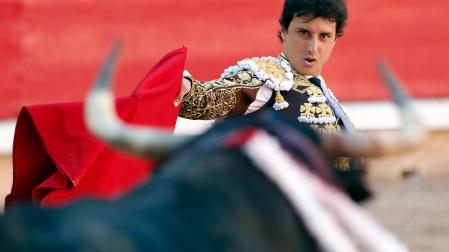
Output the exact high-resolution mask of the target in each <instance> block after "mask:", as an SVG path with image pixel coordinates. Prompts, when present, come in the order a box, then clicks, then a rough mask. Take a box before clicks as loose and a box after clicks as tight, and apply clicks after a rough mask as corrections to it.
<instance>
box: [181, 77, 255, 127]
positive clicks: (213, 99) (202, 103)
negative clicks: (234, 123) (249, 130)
mask: <svg viewBox="0 0 449 252" xmlns="http://www.w3.org/2000/svg"><path fill="white" fill-rule="evenodd" d="M261 85H263V83H262V82H261V81H260V80H258V79H257V78H256V77H255V76H253V75H252V74H251V73H249V72H248V71H240V72H238V73H236V74H235V75H233V76H230V77H228V78H225V79H222V80H213V81H208V82H201V81H197V80H193V83H192V89H191V90H190V92H189V93H188V94H187V95H186V96H185V97H184V100H183V101H182V107H181V109H180V112H179V116H181V117H184V118H187V119H194V120H210V119H223V118H225V117H226V116H227V115H228V114H229V113H230V112H231V111H232V109H233V108H234V107H235V106H236V104H237V94H238V93H239V92H240V90H241V89H242V88H259V87H260V86H261Z"/></svg>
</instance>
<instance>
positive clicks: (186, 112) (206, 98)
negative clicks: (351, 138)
mask: <svg viewBox="0 0 449 252" xmlns="http://www.w3.org/2000/svg"><path fill="white" fill-rule="evenodd" d="M246 61H251V62H254V64H255V65H256V66H257V69H258V70H263V71H264V72H265V73H267V74H268V75H271V76H272V77H274V78H275V79H277V80H279V81H280V82H282V81H285V80H286V79H287V77H286V76H287V73H286V72H287V71H286V70H285V68H283V67H282V66H281V63H282V62H285V63H287V64H288V61H286V60H285V59H284V58H282V57H279V58H278V59H277V60H276V61H275V60H270V59H267V58H265V57H264V58H250V59H246ZM234 68H236V70H234V71H231V72H232V73H231V74H227V75H225V76H222V78H220V79H217V80H212V81H206V82H202V81H198V80H195V79H193V80H192V89H191V90H190V92H189V93H188V94H187V95H186V96H185V97H184V99H183V102H182V107H181V110H180V116H181V117H184V118H187V119H200V120H209V119H224V118H227V117H229V116H234V115H243V114H244V113H245V112H246V111H247V109H248V107H249V106H250V104H251V103H252V102H253V101H255V100H256V96H257V93H258V91H259V90H260V89H261V88H263V86H264V85H266V84H265V82H264V81H262V80H261V78H260V76H258V74H257V71H255V70H254V69H245V68H238V66H235V67H234ZM291 73H292V74H293V85H292V88H291V89H290V91H288V92H287V91H285V92H283V94H284V96H286V97H287V98H286V100H287V102H289V103H290V104H292V105H294V107H292V106H290V108H289V109H288V110H289V112H290V113H294V114H295V115H296V116H297V117H298V121H299V122H302V123H307V124H309V125H310V126H312V127H313V128H315V129H317V130H319V132H321V133H338V132H339V130H340V127H339V125H338V121H337V119H336V118H335V115H334V112H333V110H332V108H331V107H330V105H329V103H328V102H327V100H326V97H325V96H324V94H323V92H322V90H321V89H320V87H318V86H316V85H315V84H313V83H311V82H309V81H308V79H307V78H305V77H304V76H303V75H301V74H298V73H297V72H296V71H295V70H294V69H292V70H291ZM265 88H266V87H265ZM288 99H290V101H289V100H288ZM292 110H293V111H294V112H292Z"/></svg>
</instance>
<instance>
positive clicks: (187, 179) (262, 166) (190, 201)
mask: <svg viewBox="0 0 449 252" xmlns="http://www.w3.org/2000/svg"><path fill="white" fill-rule="evenodd" d="M322 144H323V139H322V138H321V137H320V136H318V135H317V134H315V133H314V131H312V130H310V129H309V128H306V127H298V125H297V122H296V121H295V122H290V121H289V120H288V119H285V118H281V117H280V116H279V114H276V113H275V112H263V113H256V114H254V115H251V116H247V117H243V118H239V119H235V120H229V121H226V122H223V123H217V125H215V126H214V127H213V128H212V129H211V130H209V131H208V132H206V133H205V134H203V135H201V136H199V137H196V138H194V139H191V140H188V141H187V142H184V143H182V144H181V145H178V146H176V147H175V148H176V150H175V151H174V152H170V153H163V154H164V155H165V156H166V158H164V159H163V160H164V161H162V162H161V164H160V166H159V168H158V169H157V170H156V172H155V173H154V174H153V175H152V177H151V180H149V181H147V182H146V183H145V184H144V185H142V186H141V187H139V188H138V189H136V190H134V191H133V192H131V193H128V194H127V195H125V196H123V197H122V198H120V199H118V200H115V201H112V202H108V201H101V200H84V201H81V202H78V203H75V204H72V205H70V206H68V207H64V208H61V209H39V208H36V207H35V206H32V205H20V206H16V207H13V208H12V209H10V210H9V211H8V213H7V214H6V215H5V216H3V217H1V218H0V249H1V251H308V252H312V251H344V252H350V251H360V250H362V248H366V249H368V251H395V252H400V251H407V250H406V249H405V248H404V247H403V246H402V245H401V244H400V243H399V242H397V241H396V240H395V239H394V238H392V236H390V235H389V234H388V233H387V232H385V231H383V230H382V229H381V228H380V227H378V226H377V225H376V224H374V223H372V221H371V220H370V219H369V218H368V217H366V216H365V215H364V214H363V212H362V211H360V210H359V209H358V208H357V207H356V206H355V205H354V204H352V203H351V202H350V201H349V200H347V198H346V197H345V196H344V195H343V194H341V193H340V192H339V190H338V189H334V188H339V189H340V190H341V191H342V192H345V193H346V194H348V195H350V196H351V197H352V198H353V199H354V200H356V201H358V200H362V199H364V198H366V197H367V196H368V193H367V191H366V189H365V187H364V184H363V183H362V181H361V170H353V171H349V172H339V171H337V170H336V169H333V168H332V165H331V163H332V162H331V161H330V160H329V158H328V157H329V155H328V154H327V153H328V147H324V148H323V145H322ZM279 174H281V175H279ZM278 175H279V176H278Z"/></svg>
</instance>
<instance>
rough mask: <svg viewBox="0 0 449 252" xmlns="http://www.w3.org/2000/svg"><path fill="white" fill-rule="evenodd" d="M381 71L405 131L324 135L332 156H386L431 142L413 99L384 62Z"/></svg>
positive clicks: (380, 62)
mask: <svg viewBox="0 0 449 252" xmlns="http://www.w3.org/2000/svg"><path fill="white" fill-rule="evenodd" d="M377 68H378V71H379V73H380V74H381V76H382V78H383V80H384V82H385V83H386V84H387V86H388V88H389V89H390V92H391V93H392V96H393V98H394V102H395V104H396V105H397V106H398V107H399V109H400V112H401V113H400V114H401V119H402V127H401V129H400V130H399V131H394V132H391V131H388V132H387V131H383V132H381V131H377V132H371V133H369V134H363V135H356V134H342V135H338V136H323V138H322V139H323V146H324V148H325V149H326V151H327V152H328V153H329V154H331V155H332V156H382V155H389V154H395V153H401V152H404V151H408V150H411V149H415V148H417V147H419V146H420V145H421V144H422V143H424V141H425V140H426V139H427V136H428V131H427V130H426V128H425V127H424V126H423V124H422V123H421V122H420V120H419V119H418V117H417V115H416V113H415V112H414V110H413V108H412V105H411V102H410V98H409V97H408V95H407V94H406V92H405V90H404V89H403V87H402V85H401V83H400V82H399V80H398V78H397V77H396V75H395V74H394V73H393V71H392V70H391V68H390V67H389V66H388V64H387V63H386V62H385V61H384V60H380V61H379V62H378V64H377Z"/></svg>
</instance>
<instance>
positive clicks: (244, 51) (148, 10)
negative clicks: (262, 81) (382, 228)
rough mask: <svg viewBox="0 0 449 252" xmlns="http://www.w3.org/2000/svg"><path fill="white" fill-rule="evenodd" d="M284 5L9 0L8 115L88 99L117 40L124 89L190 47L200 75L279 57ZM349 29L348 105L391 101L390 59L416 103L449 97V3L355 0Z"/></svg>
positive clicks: (344, 81) (5, 30)
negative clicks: (380, 71) (383, 75)
mask: <svg viewBox="0 0 449 252" xmlns="http://www.w3.org/2000/svg"><path fill="white" fill-rule="evenodd" d="M282 2H283V1H282V0H227V1H224V0H221V1H220V0H190V1H178V0H152V1H149V0H126V1H125V0H64V1H60V0H3V1H1V2H0V17H1V19H0V31H2V32H0V102H1V103H0V104H1V106H0V118H1V117H3V118H5V117H13V116H15V115H17V112H18V109H19V108H20V106H22V105H25V104H36V103H48V102H57V101H67V100H81V99H84V96H85V94H86V92H87V90H88V88H89V86H90V84H91V82H92V80H93V79H94V78H95V74H96V71H97V69H98V67H99V64H100V63H101V61H102V59H103V57H104V56H105V54H106V52H107V50H108V48H109V47H110V45H111V42H112V41H113V40H114V39H115V38H117V37H120V38H123V39H124V41H125V47H124V50H123V54H122V58H121V61H120V65H119V69H118V74H117V77H116V82H117V93H118V94H122V95H123V94H126V93H128V92H130V91H131V90H132V89H133V88H134V86H135V85H136V84H137V83H138V82H139V80H140V79H141V78H142V77H143V76H144V74H145V73H146V71H147V70H148V69H149V68H150V67H151V66H152V65H153V64H154V63H156V61H157V60H158V59H159V58H160V57H161V56H162V55H163V54H165V53H166V52H168V51H170V50H172V49H175V48H177V47H181V46H186V47H188V48H189V57H188V63H187V64H188V68H189V70H190V71H191V72H192V74H193V75H194V76H195V77H197V78H199V79H204V80H205V79H211V78H215V77H217V76H219V74H220V73H221V72H222V70H223V69H224V68H225V67H227V66H229V65H231V64H233V63H235V61H236V60H238V59H241V58H243V57H248V56H263V55H277V54H279V52H280V45H279V42H278V41H277V38H276V32H277V29H278V24H277V19H278V15H279V13H280V10H281V7H282ZM348 5H349V9H350V20H349V25H348V27H347V29H346V31H345V35H344V36H343V38H341V39H339V41H338V42H337V46H336V49H335V51H334V56H333V58H332V59H331V60H330V62H329V63H328V65H327V68H326V70H325V73H324V75H325V77H326V79H327V82H328V83H329V86H330V87H331V88H332V89H333V90H334V93H336V95H337V96H338V97H339V98H340V99H341V100H361V99H386V98H388V94H387V91H386V89H385V88H384V86H383V84H382V83H381V80H380V79H379V77H378V75H377V73H376V72H375V69H374V61H375V59H377V58H379V57H385V58H387V59H388V60H389V62H390V63H391V65H392V66H393V68H394V69H395V70H396V72H397V73H398V75H399V76H400V77H401V79H402V80H403V81H404V82H405V83H406V84H407V87H408V89H409V90H410V92H411V94H412V95H413V96H415V97H420V98H424V97H447V96H449V87H448V85H447V84H449V70H446V68H447V66H449V46H448V45H449V26H448V25H447V24H445V23H447V16H448V14H449V1H447V0H428V1H418V0H395V1H387V0H378V1H375V0H350V1H348Z"/></svg>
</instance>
